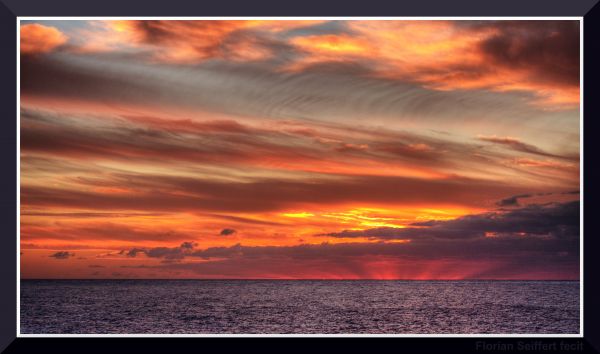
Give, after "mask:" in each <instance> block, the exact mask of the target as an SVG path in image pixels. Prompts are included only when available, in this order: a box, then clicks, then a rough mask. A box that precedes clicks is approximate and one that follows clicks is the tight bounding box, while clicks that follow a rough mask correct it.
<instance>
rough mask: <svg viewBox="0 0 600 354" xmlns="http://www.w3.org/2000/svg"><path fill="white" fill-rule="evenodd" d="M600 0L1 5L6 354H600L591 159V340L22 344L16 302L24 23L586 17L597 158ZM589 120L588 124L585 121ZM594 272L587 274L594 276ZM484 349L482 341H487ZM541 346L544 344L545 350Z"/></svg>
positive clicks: (0, 334)
mask: <svg viewBox="0 0 600 354" xmlns="http://www.w3.org/2000/svg"><path fill="white" fill-rule="evenodd" d="M599 1H600V0H578V1H568V0H528V1H523V0H505V1H502V2H500V1H494V2H492V1H481V0H453V1H444V0H420V1H415V2H410V3H409V2H405V3H401V2H390V1H388V2H384V0H371V1H369V3H368V4H364V3H358V2H350V1H349V2H346V3H344V2H342V1H336V2H322V1H321V2H318V1H315V0H310V1H306V0H305V1H302V2H287V3H286V2H282V1H276V0H263V1H258V2H257V1H254V2H250V1H246V2H241V1H240V2H239V3H235V1H234V0H221V1H219V2H218V3H203V2H192V1H187V2H186V1H185V0H171V1H169V2H159V1H143V0H129V1H127V2H124V1H119V0H104V1H98V2H85V1H79V0H54V1H44V0H0V48H1V53H2V54H1V55H0V72H2V74H1V75H0V77H1V78H3V79H2V80H0V93H1V94H0V101H1V102H2V104H1V105H0V159H1V161H2V163H3V165H4V166H5V173H2V174H0V177H1V179H0V181H1V183H0V223H1V225H2V230H3V234H4V235H3V236H2V237H1V238H0V281H1V284H2V291H1V292H0V313H1V314H2V315H0V351H1V352H3V353H4V352H5V353H20V352H32V353H35V352H39V351H42V350H48V351H50V352H54V351H56V352H58V351H61V352H63V353H80V352H87V353H106V352H109V351H115V350H116V351H128V352H131V351H144V352H147V353H154V352H156V353H165V352H188V351H210V352H214V353H232V352H236V351H242V350H243V351H247V350H250V351H257V352H262V353H281V352H284V353H306V352H307V351H311V350H315V349H317V350H327V351H329V350H335V351H344V352H349V353H353V352H356V353H364V352H381V353H391V352H398V351H407V352H410V353H430V352H434V353H436V352H447V351H450V352H459V353H465V354H466V353H486V352H495V351H503V352H507V351H506V350H491V351H490V350H483V349H481V344H482V343H488V344H512V345H513V348H516V349H518V348H519V347H520V345H524V344H529V345H533V346H537V348H538V349H537V350H520V351H524V352H527V353H547V352H560V351H561V350H560V344H561V342H562V343H566V344H570V345H572V346H573V349H574V350H571V352H577V353H600V332H599V331H598V328H599V326H598V323H599V318H600V303H599V302H597V301H595V300H596V299H597V298H599V297H600V296H599V292H598V288H597V287H594V285H595V284H594V278H593V273H592V272H593V270H594V269H598V267H596V266H597V265H598V259H597V257H595V252H596V250H598V247H599V245H600V241H599V240H598V238H597V237H596V235H597V234H599V231H600V230H599V227H598V223H597V221H596V218H594V215H593V214H592V213H593V212H594V210H593V209H592V208H593V204H592V203H593V200H598V199H597V197H598V193H599V188H598V187H597V186H596V185H595V184H594V182H595V181H597V180H600V168H599V167H598V166H597V165H596V164H594V163H593V162H591V161H592V160H591V157H588V159H587V160H586V159H584V161H583V166H582V168H583V170H582V171H583V174H584V175H583V179H584V189H585V193H583V195H582V202H583V203H584V205H586V206H587V208H584V211H583V217H584V251H583V256H584V272H583V281H584V284H585V285H584V292H583V295H584V296H583V298H584V316H583V319H584V327H583V330H584V337H583V338H564V337H561V338H540V337H536V338H520V337H519V338H515V337H512V338H509V337H485V338H477V337H471V338H449V337H437V338H390V337H386V338H372V337H369V338H365V337H350V338H348V337H346V338H315V337H310V338H307V337H304V338H299V337H291V338H280V337H277V338H273V337H270V338H239V337H238V338H231V337H228V338H225V337H220V338H172V337H170V338H167V337H162V338H149V337H144V338H140V337H136V338H131V337H129V338H121V337H104V338H98V337H93V338H66V337H60V338H58V337H54V338H48V337H44V338H31V337H28V338H23V337H18V338H17V337H16V333H17V328H16V327H17V324H16V316H17V311H16V303H17V293H16V286H17V277H16V273H17V269H16V265H17V255H16V252H15V250H16V249H17V245H16V242H17V239H16V237H14V236H16V234H17V213H18V212H19V211H18V210H17V208H16V205H17V194H18V193H19V190H18V189H17V188H18V186H17V178H16V175H17V172H18V171H17V170H16V169H17V158H18V156H17V149H16V146H17V131H16V130H17V124H16V123H17V119H16V117H17V104H16V102H17V95H16V89H15V88H16V82H17V58H16V48H17V43H16V40H17V32H16V31H17V17H24V16H25V17H26V16H40V17H45V16H48V17H51V16H90V17H94V16H115V17H117V16H357V17H362V16H418V17H442V16H443V17H450V16H460V17H469V16H484V17H501V16H511V17H520V16H533V17H538V16H556V17H566V16H576V17H583V27H584V32H583V41H584V45H583V47H584V50H583V53H584V58H583V63H584V80H583V84H582V87H583V104H584V106H583V112H584V120H583V124H584V129H583V151H584V155H585V152H587V154H588V156H593V152H595V151H598V150H597V149H596V148H598V146H597V145H598V144H597V140H595V139H594V138H595V136H594V131H597V130H596V129H595V128H597V127H598V125H599V123H598V122H597V120H596V119H597V118H596V117H600V106H599V105H598V100H595V97H596V96H597V94H599V91H598V82H600V68H599V67H598V66H597V65H595V64H596V63H600V41H598V40H597V39H596V38H597V36H596V35H600V5H597V3H598V2H599ZM586 117H587V119H586ZM586 270H587V271H586ZM478 343H479V344H478ZM536 343H537V344H536ZM552 343H556V344H555V345H556V346H557V349H556V350H552V349H547V348H546V349H544V346H543V345H544V344H546V345H548V344H552Z"/></svg>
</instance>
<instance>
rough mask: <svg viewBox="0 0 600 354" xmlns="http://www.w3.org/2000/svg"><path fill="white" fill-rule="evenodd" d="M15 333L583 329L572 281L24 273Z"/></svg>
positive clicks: (515, 330)
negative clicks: (50, 276) (33, 276)
mask: <svg viewBox="0 0 600 354" xmlns="http://www.w3.org/2000/svg"><path fill="white" fill-rule="evenodd" d="M20 301H21V308H20V324H21V333H41V334H57V333H63V334H72V333H90V334H91V333H94V334H116V333H123V334H134V333H149V334H157V333H188V334H240V333H248V334H250V333H283V334H285V333H288V334H289V333H305V334H340V333H348V334H359V333H360V334H411V333H414V334H417V333H418V334H440V333H464V334H466V333H527V334H531V333H551V334H556V333H569V334H575V333H579V316H580V313H579V301H580V299H579V282H577V281H379V280H372V281H370V280H341V281H330V280H314V281H313V280H289V281H288V280H21V299H20Z"/></svg>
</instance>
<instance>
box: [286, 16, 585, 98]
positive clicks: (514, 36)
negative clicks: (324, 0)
mask: <svg viewBox="0 0 600 354" xmlns="http://www.w3.org/2000/svg"><path fill="white" fill-rule="evenodd" d="M459 22H460V21H459ZM563 22H564V21H563ZM567 22H568V21H567ZM570 25H571V24H570V23H561V22H557V23H549V25H548V26H547V27H548V28H544V27H543V26H544V24H541V25H540V24H538V23H535V21H522V22H519V21H515V22H510V23H508V22H505V23H502V21H500V22H497V23H493V24H491V25H486V26H479V27H478V26H472V28H469V27H468V26H465V25H464V24H457V22H452V21H349V22H348V26H349V28H350V29H351V31H352V35H349V34H341V35H331V34H325V35H315V36H307V37H298V38H295V39H293V40H292V41H291V43H292V44H293V45H294V46H296V48H298V49H299V50H300V51H302V52H303V53H304V54H305V56H304V57H303V58H301V59H299V60H297V61H295V62H292V63H291V64H289V65H287V66H286V67H285V70H287V71H296V72H297V71H303V70H306V69H307V68H309V67H311V66H314V65H317V64H320V63H340V62H354V61H358V62H361V63H365V65H366V66H368V68H369V69H370V70H371V71H372V73H373V75H374V76H376V77H383V78H391V79H399V80H407V81H414V82H420V83H422V84H424V85H425V86H426V87H429V88H432V89H436V90H455V89H490V90H494V91H526V92H531V93H533V94H535V95H536V96H537V100H536V101H535V103H537V104H540V105H546V106H547V105H548V104H550V105H551V108H552V107H553V108H572V107H574V106H576V105H578V104H579V80H578V78H579V75H578V72H579V66H578V65H579V60H578V48H577V47H575V48H573V47H572V45H570V44H569V41H571V40H575V42H576V43H578V41H577V38H575V37H577V36H578V30H577V29H576V28H575V27H574V26H570ZM553 27H556V28H557V29H556V31H555V32H557V33H559V34H556V33H555V32H550V31H551V30H552V29H553ZM520 29H525V30H526V31H521V32H519V30H520ZM523 32H531V33H530V35H524V34H523ZM553 33H554V35H552V34H553ZM530 47H534V48H537V49H536V50H537V51H538V52H540V53H537V52H535V51H534V50H533V49H530ZM545 52H548V53H558V54H557V55H560V56H561V58H556V60H550V59H548V58H550V57H552V56H551V55H545V54H543V53H545ZM548 72H550V73H552V74H548Z"/></svg>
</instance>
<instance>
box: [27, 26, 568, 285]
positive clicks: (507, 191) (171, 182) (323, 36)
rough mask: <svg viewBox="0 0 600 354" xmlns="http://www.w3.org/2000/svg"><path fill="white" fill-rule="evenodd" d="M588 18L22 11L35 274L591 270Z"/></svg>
mask: <svg viewBox="0 0 600 354" xmlns="http://www.w3.org/2000/svg"><path fill="white" fill-rule="evenodd" d="M579 28H580V27H579V21H543V20H537V21H491V20H485V21H445V20H439V21H420V20H419V21H408V20H403V21H400V20H397V21H392V20H378V21H363V20H353V21H344V20H333V21H325V20H295V21H288V20H235V21H234V20H228V21H216V20H197V21H164V20H152V21H148V20H130V21H99V20H96V21H79V20H61V21H54V20H53V21H21V30H20V38H21V39H20V70H21V71H20V79H21V81H20V85H21V86H20V87H21V101H20V102H21V108H20V109H21V110H20V148H21V153H20V154H21V155H20V158H21V160H20V164H21V165H20V168H21V170H20V181H21V189H20V198H21V199H20V200H21V210H20V213H21V214H20V245H21V277H22V278H292V279H296V278H311V279H315V278H316V279H359V278H361V279H362V278H372V279H578V278H579V256H580V255H579V241H580V227H579V220H580V218H579V209H580V203H579V200H580V186H579V181H580V178H579V176H580V163H579V161H580V134H579V131H580V114H579V104H580V101H579V98H580V88H579V87H580V82H579V78H580V67H579V63H580V60H579V43H580V37H579V36H580V33H579Z"/></svg>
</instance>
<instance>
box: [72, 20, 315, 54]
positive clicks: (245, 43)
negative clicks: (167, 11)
mask: <svg viewBox="0 0 600 354" xmlns="http://www.w3.org/2000/svg"><path fill="white" fill-rule="evenodd" d="M320 22H324V21H274V20H250V21H246V20H232V21H217V20H199V21H165V20H157V21H131V20H117V21H105V22H101V23H100V25H96V26H97V27H99V28H97V29H96V30H95V31H92V32H87V37H88V41H87V43H86V44H85V45H83V46H82V47H81V48H80V50H81V51H84V52H94V51H107V50H116V49H119V48H120V47H137V48H140V47H141V48H145V49H150V50H151V51H152V52H153V58H154V59H155V60H157V61H160V62H168V63H179V64H190V63H198V62H201V61H204V60H207V59H211V58H220V59H226V60H232V61H256V60H264V59H267V58H270V57H271V56H273V53H272V51H271V49H270V48H269V45H268V44H269V43H268V41H266V40H265V39H264V38H260V37H259V36H257V35H255V34H248V33H245V32H243V31H242V30H252V31H255V32H257V33H261V32H266V33H275V32H280V31H285V30H290V29H294V28H298V27H304V26H310V25H314V24H318V23H320Z"/></svg>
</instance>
